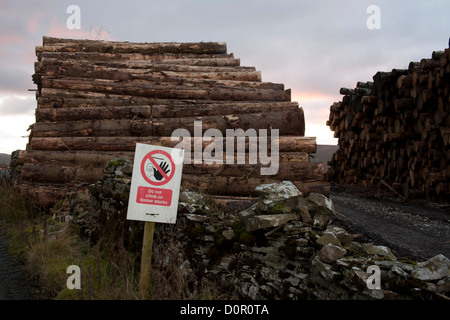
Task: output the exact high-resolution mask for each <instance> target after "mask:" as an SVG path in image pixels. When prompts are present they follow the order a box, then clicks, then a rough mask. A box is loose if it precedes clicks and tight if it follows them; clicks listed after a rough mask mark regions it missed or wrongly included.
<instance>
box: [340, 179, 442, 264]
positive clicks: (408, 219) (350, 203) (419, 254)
mask: <svg viewBox="0 0 450 320" xmlns="http://www.w3.org/2000/svg"><path fill="white" fill-rule="evenodd" d="M331 199H332V200H333V203H334V205H335V208H336V211H337V212H338V216H337V218H336V220H335V222H334V224H337V225H341V226H344V227H346V228H348V229H350V231H352V232H353V233H357V234H362V237H363V238H367V240H373V241H374V242H375V243H378V244H382V245H386V246H388V247H389V248H391V250H392V251H393V252H394V254H395V255H396V256H397V257H408V258H411V259H417V260H422V259H428V258H431V257H433V256H435V255H436V254H439V253H442V254H443V255H445V256H446V257H450V208H449V207H448V206H446V207H445V206H438V205H434V204H427V203H425V202H420V201H404V200H402V199H395V198H390V199H386V198H379V197H377V196H376V192H373V193H372V194H369V195H367V193H366V194H363V193H360V192H355V191H354V190H352V191H349V190H348V189H347V190H345V189H344V188H343V187H336V186H333V187H332V191H331Z"/></svg>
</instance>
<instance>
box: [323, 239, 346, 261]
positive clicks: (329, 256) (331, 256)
mask: <svg viewBox="0 0 450 320" xmlns="http://www.w3.org/2000/svg"><path fill="white" fill-rule="evenodd" d="M346 253H347V250H345V249H343V248H341V247H339V246H336V245H334V244H331V243H329V244H327V245H325V246H323V247H322V249H320V255H321V259H322V261H323V262H327V263H332V262H334V261H336V260H337V259H339V258H341V257H343V256H344V255H345V254H346Z"/></svg>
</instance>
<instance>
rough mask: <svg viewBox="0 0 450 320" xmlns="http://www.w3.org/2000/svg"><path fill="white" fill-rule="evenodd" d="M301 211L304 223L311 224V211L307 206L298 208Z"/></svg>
mask: <svg viewBox="0 0 450 320" xmlns="http://www.w3.org/2000/svg"><path fill="white" fill-rule="evenodd" d="M298 208H299V210H300V217H302V221H303V222H304V223H308V222H311V220H312V219H311V215H310V214H309V210H308V207H307V206H299V207H298Z"/></svg>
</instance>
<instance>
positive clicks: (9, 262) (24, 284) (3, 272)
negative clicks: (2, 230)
mask: <svg viewBox="0 0 450 320" xmlns="http://www.w3.org/2000/svg"><path fill="white" fill-rule="evenodd" d="M30 299H33V300H35V299H38V297H37V296H36V295H35V294H34V292H33V289H32V288H31V287H30V285H29V282H28V281H26V279H25V275H24V272H23V271H22V269H21V265H20V263H18V262H17V261H16V260H14V259H13V258H12V257H11V255H10V254H9V252H8V243H7V242H6V241H4V240H3V239H1V238H0V300H30Z"/></svg>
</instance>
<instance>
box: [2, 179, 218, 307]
mask: <svg viewBox="0 0 450 320" xmlns="http://www.w3.org/2000/svg"><path fill="white" fill-rule="evenodd" d="M0 203H1V205H0V232H1V234H2V237H4V238H6V239H7V240H8V241H9V244H10V247H9V249H10V252H11V253H12V254H13V255H14V256H15V257H16V258H17V259H18V260H20V261H21V262H22V263H23V268H24V269H25V270H26V272H27V274H28V275H29V278H30V281H32V283H33V285H34V286H35V287H37V288H38V289H39V291H40V295H41V297H42V299H62V300H64V299H71V300H72V299H75V300H78V299H81V300H92V299H94V300H95V299H102V300H110V299H114V300H134V299H139V267H140V253H135V252H130V251H127V250H126V249H125V248H124V246H123V241H122V239H111V238H105V239H100V241H98V242H97V243H96V244H94V245H92V244H90V243H89V241H88V240H87V239H83V238H81V237H80V236H79V235H78V234H77V233H76V232H74V231H73V230H72V229H71V228H70V227H69V223H68V222H66V221H65V220H66V219H65V217H63V216H60V215H58V210H57V208H56V210H53V211H51V210H42V209H40V208H38V207H36V206H34V205H33V203H32V202H31V201H30V200H29V197H27V196H26V195H20V194H18V193H17V192H16V191H15V190H14V188H13V184H12V182H11V181H9V180H8V179H6V178H3V179H0ZM161 228H162V229H161ZM161 228H159V229H160V231H161V232H155V241H154V247H153V262H152V270H151V272H152V274H151V288H150V290H151V292H150V297H151V299H157V300H161V299H170V300H180V299H217V298H226V297H225V296H222V295H221V294H220V292H219V290H217V288H216V287H215V285H214V284H213V283H211V282H208V281H207V280H203V281H200V282H199V281H197V280H196V278H195V275H193V274H192V272H191V274H190V275H189V270H187V269H183V268H180V265H182V263H183V261H180V256H182V255H180V252H179V250H180V248H179V247H177V245H176V244H177V241H176V237H175V232H176V229H175V227H173V226H167V227H166V226H161ZM111 241H114V242H115V243H111ZM70 265H78V266H79V267H80V270H81V289H79V290H77V289H72V290H71V289H68V288H67V285H66V282H67V279H68V277H69V276H70V275H71V274H68V273H67V268H68V267H69V266H70Z"/></svg>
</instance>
